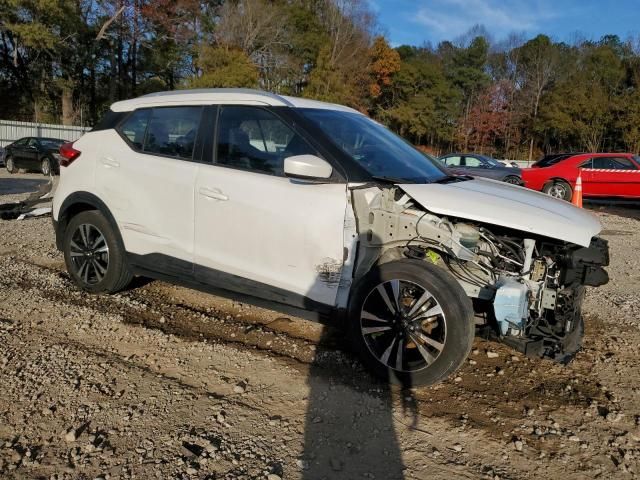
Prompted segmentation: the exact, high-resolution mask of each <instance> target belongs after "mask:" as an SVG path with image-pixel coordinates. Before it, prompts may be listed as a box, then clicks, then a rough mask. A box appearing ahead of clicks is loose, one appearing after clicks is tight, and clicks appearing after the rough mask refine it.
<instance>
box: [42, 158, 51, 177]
mask: <svg viewBox="0 0 640 480" xmlns="http://www.w3.org/2000/svg"><path fill="white" fill-rule="evenodd" d="M40 172H42V174H43V175H46V176H49V175H51V160H49V159H48V158H43V159H42V160H41V161H40Z"/></svg>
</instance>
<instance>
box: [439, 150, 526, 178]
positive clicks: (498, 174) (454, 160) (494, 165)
mask: <svg viewBox="0 0 640 480" xmlns="http://www.w3.org/2000/svg"><path fill="white" fill-rule="evenodd" d="M438 160H439V161H440V163H442V165H444V167H446V168H447V170H449V171H450V172H451V173H456V174H459V175H471V176H472V177H485V178H491V179H493V180H499V181H502V182H506V183H511V184H513V185H522V184H523V182H522V172H521V170H520V169H519V168H517V167H507V166H505V165H504V164H502V163H500V162H499V161H498V160H496V159H495V158H491V157H488V156H486V155H480V154H477V153H450V154H449V155H444V156H442V157H440V158H439V159H438Z"/></svg>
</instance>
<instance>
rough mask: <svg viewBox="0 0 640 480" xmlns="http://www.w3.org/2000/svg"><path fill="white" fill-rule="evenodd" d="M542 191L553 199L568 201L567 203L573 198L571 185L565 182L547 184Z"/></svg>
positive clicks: (558, 181) (556, 181)
mask: <svg viewBox="0 0 640 480" xmlns="http://www.w3.org/2000/svg"><path fill="white" fill-rule="evenodd" d="M542 191H543V192H544V193H546V194H547V195H549V196H551V197H553V198H559V199H560V200H566V201H567V202H570V201H571V197H572V196H573V191H572V190H571V185H569V184H568V183H567V182H565V181H564V180H553V181H551V182H549V183H547V184H546V185H545V186H544V188H543V189H542Z"/></svg>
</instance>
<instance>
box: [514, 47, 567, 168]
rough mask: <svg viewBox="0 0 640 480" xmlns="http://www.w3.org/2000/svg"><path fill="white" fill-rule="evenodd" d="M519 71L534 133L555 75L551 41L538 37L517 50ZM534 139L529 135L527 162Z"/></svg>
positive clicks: (556, 63) (554, 50) (531, 156)
mask: <svg viewBox="0 0 640 480" xmlns="http://www.w3.org/2000/svg"><path fill="white" fill-rule="evenodd" d="M518 56H519V58H520V64H521V66H522V69H521V88H522V92H523V94H524V96H525V98H526V99H527V100H526V101H527V103H528V105H529V124H530V128H531V131H532V132H533V131H535V128H536V126H535V123H536V121H537V119H538V114H539V110H540V101H541V100H542V96H543V94H544V93H545V92H546V91H547V89H548V88H549V87H550V85H551V83H552V81H553V79H554V76H555V75H556V73H557V69H558V68H557V67H558V62H559V59H560V56H559V54H558V50H557V48H556V46H555V45H553V43H552V42H551V39H550V38H549V37H547V36H546V35H538V36H537V37H535V38H534V39H532V40H529V41H528V42H527V43H525V44H524V45H523V46H522V47H520V48H519V49H518ZM534 141H535V138H534V136H533V134H531V135H530V141H529V157H528V159H529V161H531V159H532V158H533V146H534Z"/></svg>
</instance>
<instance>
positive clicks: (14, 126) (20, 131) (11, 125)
mask: <svg viewBox="0 0 640 480" xmlns="http://www.w3.org/2000/svg"><path fill="white" fill-rule="evenodd" d="M89 130H91V129H90V128H89V127H75V126H72V125H53V124H50V123H31V122H16V121H13V120H0V147H4V146H5V145H9V144H10V143H11V142H14V141H16V140H18V139H19V138H22V137H49V138H60V139H62V140H69V141H73V140H77V139H78V138H80V137H81V136H82V134H84V133H85V132H88V131H89Z"/></svg>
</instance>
